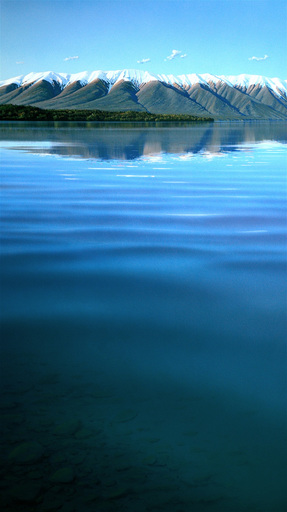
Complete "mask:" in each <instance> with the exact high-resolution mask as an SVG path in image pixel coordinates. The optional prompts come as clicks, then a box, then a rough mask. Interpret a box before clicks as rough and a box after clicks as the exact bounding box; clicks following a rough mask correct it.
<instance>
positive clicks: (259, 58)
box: [248, 55, 268, 60]
mask: <svg viewBox="0 0 287 512" xmlns="http://www.w3.org/2000/svg"><path fill="white" fill-rule="evenodd" d="M266 59H268V55H264V57H249V58H248V60H266Z"/></svg>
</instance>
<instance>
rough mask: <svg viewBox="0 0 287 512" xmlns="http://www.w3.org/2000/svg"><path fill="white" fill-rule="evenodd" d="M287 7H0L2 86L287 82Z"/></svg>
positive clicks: (233, 1) (209, 3) (239, 3)
mask: <svg viewBox="0 0 287 512" xmlns="http://www.w3.org/2000/svg"><path fill="white" fill-rule="evenodd" d="M286 19H287V1H286V0H175V1H174V0H68V1H67V0H1V43H0V50H1V67H0V79H1V80H5V79H8V78H11V77H15V76H19V75H23V74H28V73H30V72H42V71H54V72H57V73H61V72H63V73H78V72H80V71H95V70H103V71H108V70H118V69H142V70H145V71H149V72H150V73H160V74H161V73H164V74H174V75H180V74H187V73H211V74H215V75H238V74H241V73H247V74H255V75H264V76H268V77H279V78H281V79H286V78H287V22H286Z"/></svg>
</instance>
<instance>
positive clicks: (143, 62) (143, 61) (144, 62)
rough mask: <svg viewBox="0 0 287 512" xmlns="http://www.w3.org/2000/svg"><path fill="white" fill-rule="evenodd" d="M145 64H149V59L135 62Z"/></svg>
mask: <svg viewBox="0 0 287 512" xmlns="http://www.w3.org/2000/svg"><path fill="white" fill-rule="evenodd" d="M146 62H150V59H142V60H137V63H138V64H146Z"/></svg>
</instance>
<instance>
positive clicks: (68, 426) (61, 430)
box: [53, 420, 81, 437]
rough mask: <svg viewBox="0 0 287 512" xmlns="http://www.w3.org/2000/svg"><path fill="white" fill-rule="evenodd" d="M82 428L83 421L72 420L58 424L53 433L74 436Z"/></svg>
mask: <svg viewBox="0 0 287 512" xmlns="http://www.w3.org/2000/svg"><path fill="white" fill-rule="evenodd" d="M80 428H81V422H80V420H71V421H66V422H64V423H61V424H60V425H58V426H57V427H56V428H55V429H54V431H53V434H55V435H56V436H63V437H65V436H73V435H74V434H75V433H76V432H78V430H80Z"/></svg>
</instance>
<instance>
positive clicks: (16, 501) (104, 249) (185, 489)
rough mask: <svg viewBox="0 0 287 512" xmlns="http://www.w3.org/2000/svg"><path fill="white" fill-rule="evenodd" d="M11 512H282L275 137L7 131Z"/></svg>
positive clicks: (254, 126) (282, 231) (281, 238)
mask: <svg viewBox="0 0 287 512" xmlns="http://www.w3.org/2000/svg"><path fill="white" fill-rule="evenodd" d="M0 136H1V140H2V142H1V147H2V151H1V155H2V156H1V166H2V177H1V311H2V328H1V333H2V336H1V340H2V341H1V385H2V386H1V387H2V390H3V394H2V401H1V404H0V407H1V408H0V420H1V427H2V434H1V441H0V443H1V460H2V467H1V473H0V474H1V479H0V482H1V483H0V486H1V491H2V492H1V494H2V501H3V504H2V508H4V510H7V511H18V510H19V511H21V512H22V511H24V512H25V511H29V512H33V511H37V512H38V511H39V512H42V511H43V512H48V511H52V510H61V511H63V512H70V511H76V512H78V511H79V510H84V511H87V512H90V511H96V512H98V511H100V512H101V511H132V512H134V511H138V512H142V511H143V512H144V511H167V512H169V511H171V512H190V511H192V512H193V511H195V512H202V511H211V512H219V511H220V512H225V511H226V512H237V511H238V512H241V511H244V512H245V511H246V512H247V511H248V512H249V511H250V512H283V511H285V510H286V505H287V496H286V489H285V484H286V477H287V469H286V447H287V443H286V441H287V439H286V426H287V425H286V423H287V422H286V333H287V322H286V303H287V302H286V297H287V293H286V292H287V289H286V282H287V281H286V277H287V272H286V270H287V269H286V157H287V145H286V143H287V137H286V124H284V123H277V122H274V123H266V122H264V123H259V122H256V123H211V124H200V125H194V126H190V125H178V126H173V125H158V126H151V125H139V124H137V125H129V124H127V125H118V124H111V125H103V126H99V125H92V124H90V125H84V124H62V125H60V124H58V125H50V124H34V125H33V124H28V123H22V124H21V123H2V124H1V125H0Z"/></svg>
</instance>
